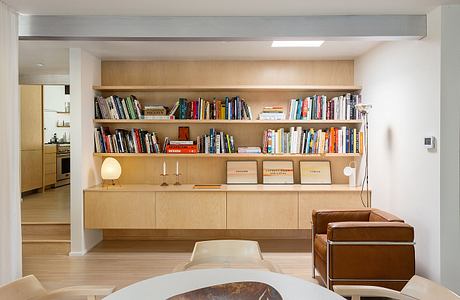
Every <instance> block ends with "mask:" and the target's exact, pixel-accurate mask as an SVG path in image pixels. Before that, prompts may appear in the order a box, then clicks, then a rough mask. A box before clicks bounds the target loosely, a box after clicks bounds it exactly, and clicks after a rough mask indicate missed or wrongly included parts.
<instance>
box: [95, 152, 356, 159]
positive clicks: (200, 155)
mask: <svg viewBox="0 0 460 300" xmlns="http://www.w3.org/2000/svg"><path fill="white" fill-rule="evenodd" d="M94 156H100V157H109V156H110V157H152V158H164V157H188V158H309V157H359V156H361V154H360V153H324V154H263V153H261V154H251V153H223V154H209V153H195V154H185V153H178V154H167V153H94Z"/></svg>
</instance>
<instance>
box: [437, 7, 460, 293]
mask: <svg viewBox="0 0 460 300" xmlns="http://www.w3.org/2000/svg"><path fill="white" fill-rule="evenodd" d="M441 24H442V25H441V26H442V27H441V28H442V31H441V138H440V153H441V181H440V183H441V280H442V282H443V284H445V285H446V286H448V287H449V288H451V289H452V290H455V291H456V292H457V293H459V294H460V259H459V254H460V194H459V185H460V150H459V147H460V31H459V29H460V5H455V6H445V7H442V23H441Z"/></svg>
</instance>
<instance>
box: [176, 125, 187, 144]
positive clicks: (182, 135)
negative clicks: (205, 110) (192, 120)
mask: <svg viewBox="0 0 460 300" xmlns="http://www.w3.org/2000/svg"><path fill="white" fill-rule="evenodd" d="M177 136H178V140H179V141H189V140H190V127H188V126H187V127H186V126H179V132H178V135H177Z"/></svg>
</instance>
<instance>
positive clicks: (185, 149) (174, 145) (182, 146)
mask: <svg viewBox="0 0 460 300" xmlns="http://www.w3.org/2000/svg"><path fill="white" fill-rule="evenodd" d="M165 145H166V147H165V152H166V153H171V154H173V153H182V154H184V153H197V151H198V148H197V145H195V144H194V143H193V141H169V139H168V140H167V141H165Z"/></svg>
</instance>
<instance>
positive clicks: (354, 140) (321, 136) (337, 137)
mask: <svg viewBox="0 0 460 300" xmlns="http://www.w3.org/2000/svg"><path fill="white" fill-rule="evenodd" d="M363 143H364V137H363V133H362V132H359V130H357V129H356V128H347V127H341V128H335V127H331V128H327V129H318V130H315V129H313V128H311V129H309V130H303V129H302V127H291V128H290V129H289V130H285V129H284V128H280V129H278V130H272V129H268V130H265V131H264V136H263V144H264V146H263V153H269V154H281V153H291V154H322V153H361V152H362V150H363Z"/></svg>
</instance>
